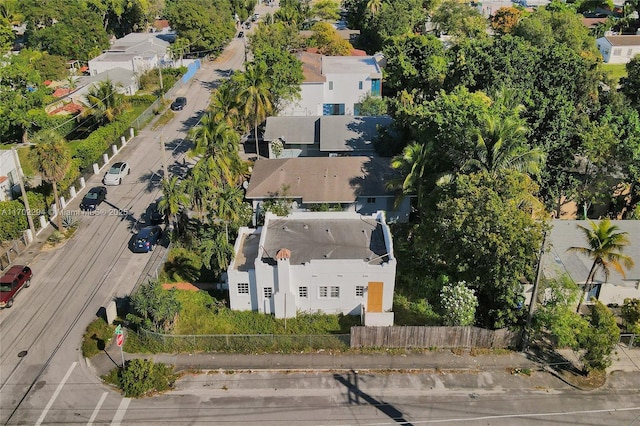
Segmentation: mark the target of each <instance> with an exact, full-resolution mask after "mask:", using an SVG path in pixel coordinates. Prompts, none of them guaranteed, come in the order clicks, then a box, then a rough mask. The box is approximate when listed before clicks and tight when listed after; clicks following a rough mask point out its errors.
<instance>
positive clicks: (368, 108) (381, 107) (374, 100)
mask: <svg viewBox="0 0 640 426" xmlns="http://www.w3.org/2000/svg"><path fill="white" fill-rule="evenodd" d="M359 104H360V107H359V108H358V115H361V116H378V115H387V112H388V111H389V103H388V101H387V99H385V98H382V97H380V96H371V93H367V94H366V95H364V96H363V97H362V98H361V99H360V102H359Z"/></svg>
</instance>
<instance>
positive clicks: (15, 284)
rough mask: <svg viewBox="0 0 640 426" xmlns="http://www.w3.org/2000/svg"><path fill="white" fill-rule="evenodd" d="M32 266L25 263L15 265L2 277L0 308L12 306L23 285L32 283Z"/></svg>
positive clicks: (0, 281)
mask: <svg viewBox="0 0 640 426" xmlns="http://www.w3.org/2000/svg"><path fill="white" fill-rule="evenodd" d="M32 275H33V274H32V272H31V268H29V267H28V266H24V265H13V266H12V267H11V268H9V269H8V270H7V272H5V273H4V275H3V276H2V278H0V308H10V307H11V306H12V305H13V298H14V297H15V296H16V294H17V293H18V292H19V291H20V290H22V287H29V286H30V285H31V276H32Z"/></svg>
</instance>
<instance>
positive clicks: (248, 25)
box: [244, 21, 251, 30]
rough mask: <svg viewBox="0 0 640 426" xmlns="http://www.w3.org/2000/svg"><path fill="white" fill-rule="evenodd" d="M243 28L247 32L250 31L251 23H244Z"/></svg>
mask: <svg viewBox="0 0 640 426" xmlns="http://www.w3.org/2000/svg"><path fill="white" fill-rule="evenodd" d="M244 27H245V29H247V30H249V29H251V22H249V21H247V22H245V23H244Z"/></svg>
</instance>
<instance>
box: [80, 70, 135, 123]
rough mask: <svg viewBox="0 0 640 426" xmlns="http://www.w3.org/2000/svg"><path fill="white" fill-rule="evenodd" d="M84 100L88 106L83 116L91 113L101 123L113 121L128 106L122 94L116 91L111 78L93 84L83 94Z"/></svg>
mask: <svg viewBox="0 0 640 426" xmlns="http://www.w3.org/2000/svg"><path fill="white" fill-rule="evenodd" d="M85 100H86V101H87V105H88V107H89V108H88V109H87V110H86V112H85V116H86V115H93V116H94V117H95V118H96V119H97V120H98V121H99V122H102V123H105V122H112V121H114V120H115V119H116V118H118V116H119V115H120V114H122V112H124V111H125V110H126V109H127V108H128V107H129V105H128V104H127V102H126V101H125V98H124V96H123V95H122V94H120V93H118V92H117V90H116V86H114V85H113V83H112V82H111V80H105V81H103V82H100V83H99V84H98V85H97V86H93V87H92V88H91V89H90V90H89V93H87V95H86V96H85Z"/></svg>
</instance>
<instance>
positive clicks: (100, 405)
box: [87, 392, 109, 426]
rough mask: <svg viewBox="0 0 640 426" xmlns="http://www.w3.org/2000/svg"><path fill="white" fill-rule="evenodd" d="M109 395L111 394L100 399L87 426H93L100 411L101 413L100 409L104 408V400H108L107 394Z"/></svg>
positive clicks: (103, 395) (105, 394)
mask: <svg viewBox="0 0 640 426" xmlns="http://www.w3.org/2000/svg"><path fill="white" fill-rule="evenodd" d="M108 393H109V392H105V393H103V394H102V396H101V397H100V400H99V401H98V405H96V408H95V409H94V410H93V413H92V414H91V417H90V418H89V422H88V423H87V426H91V425H92V424H93V421H94V420H95V419H96V417H97V416H98V411H100V408H101V407H102V404H103V403H104V400H105V399H107V394H108Z"/></svg>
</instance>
